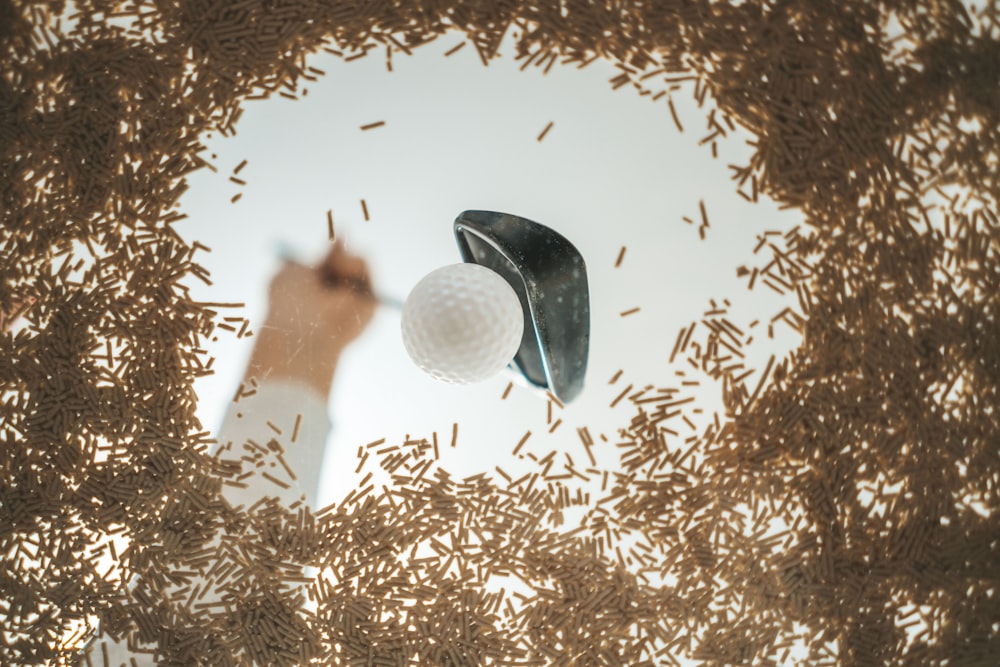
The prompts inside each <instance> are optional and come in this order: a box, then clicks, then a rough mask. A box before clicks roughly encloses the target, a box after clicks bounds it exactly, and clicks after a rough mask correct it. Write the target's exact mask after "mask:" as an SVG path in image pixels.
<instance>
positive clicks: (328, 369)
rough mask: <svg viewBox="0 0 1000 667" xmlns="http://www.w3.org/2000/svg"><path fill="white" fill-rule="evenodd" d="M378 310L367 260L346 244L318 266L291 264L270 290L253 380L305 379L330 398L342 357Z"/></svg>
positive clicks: (335, 248) (253, 363)
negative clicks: (348, 248)
mask: <svg viewBox="0 0 1000 667" xmlns="http://www.w3.org/2000/svg"><path fill="white" fill-rule="evenodd" d="M375 306H376V299H375V296H374V295H373V293H372V290H371V284H370V281H369V278H368V268H367V266H366V265H365V262H364V260H362V259H361V258H360V257H357V256H355V255H351V254H348V253H347V251H346V250H345V249H344V246H343V244H342V243H340V242H338V243H336V244H334V246H333V247H332V248H331V249H330V252H329V253H328V254H327V256H326V257H325V258H324V260H323V261H322V262H321V263H320V265H319V266H318V267H310V266H305V265H302V264H299V263H297V262H289V261H286V262H285V264H284V266H282V268H281V270H280V271H278V273H277V274H276V275H275V276H274V278H273V279H272V280H271V285H270V288H269V289H268V313H267V320H266V321H265V323H264V325H263V326H262V327H261V328H260V334H259V337H258V340H257V344H256V346H255V347H254V351H253V354H252V355H251V358H250V364H249V366H248V368H247V375H248V377H250V376H252V377H256V378H258V379H263V378H266V377H275V378H285V379H293V380H299V381H302V382H305V383H306V384H309V385H311V386H312V387H313V388H314V389H315V390H316V391H317V392H319V394H320V395H321V396H324V397H325V396H327V395H328V394H329V391H330V384H331V382H332V380H333V371H334V369H335V367H336V364H337V360H338V359H339V358H340V354H341V352H342V351H343V350H344V348H345V347H347V345H348V344H349V343H350V342H351V341H353V340H354V339H355V338H357V337H358V336H359V335H360V334H361V333H362V332H363V331H364V330H365V328H366V327H367V326H368V324H369V323H370V322H371V319H372V316H373V315H374V313H375Z"/></svg>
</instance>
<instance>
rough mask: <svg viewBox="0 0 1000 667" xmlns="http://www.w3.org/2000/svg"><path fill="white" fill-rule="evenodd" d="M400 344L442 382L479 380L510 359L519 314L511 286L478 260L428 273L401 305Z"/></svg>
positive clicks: (517, 340)
mask: <svg viewBox="0 0 1000 667" xmlns="http://www.w3.org/2000/svg"><path fill="white" fill-rule="evenodd" d="M402 329H403V345H404V346H405V347H406V351H407V352H409V354H410V357H411V358H412V359H413V361H414V362H415V363H416V364H417V366H419V367H420V368H421V369H423V370H424V371H426V372H427V373H429V374H430V375H431V376H433V377H435V378H437V379H438V380H442V381H444V382H451V383H455V384H468V383H472V382H480V381H482V380H485V379H487V378H489V377H490V376H492V375H495V374H496V373H498V372H500V370H501V369H503V367H504V366H506V365H507V364H508V363H510V361H511V359H513V358H514V355H515V354H516V353H517V349H518V347H519V346H520V344H521V334H522V333H523V331H524V316H523V314H522V311H521V302H520V301H519V300H518V298H517V294H515V293H514V289H513V288H512V287H511V286H510V285H509V284H507V281H506V280H504V279H503V278H501V277H500V276H499V275H498V274H497V273H495V272H494V271H491V270H490V269H487V268H485V267H483V266H480V265H478V264H452V265H449V266H443V267H441V268H440V269H436V270H434V271H431V272H430V273H429V274H427V275H426V276H424V278H423V279H422V280H421V281H420V282H419V283H417V285H416V287H414V288H413V291H412V292H410V296H408V297H407V298H406V303H405V304H403V318H402Z"/></svg>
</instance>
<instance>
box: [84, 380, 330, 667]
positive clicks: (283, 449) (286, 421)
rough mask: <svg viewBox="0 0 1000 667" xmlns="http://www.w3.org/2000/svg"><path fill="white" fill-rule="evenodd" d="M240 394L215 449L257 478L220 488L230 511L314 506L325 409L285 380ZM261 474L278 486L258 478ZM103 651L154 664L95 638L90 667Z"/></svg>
mask: <svg viewBox="0 0 1000 667" xmlns="http://www.w3.org/2000/svg"><path fill="white" fill-rule="evenodd" d="M241 394H242V395H241V396H239V397H238V398H237V400H236V401H234V402H233V403H231V404H230V405H229V408H228V410H227V411H226V416H225V418H224V419H223V422H222V427H221V428H220V429H219V432H218V436H217V440H218V443H219V444H218V447H220V448H224V449H226V450H228V453H229V454H230V455H229V456H224V457H223V458H237V459H238V458H240V457H241V456H244V455H249V456H250V457H251V458H255V459H256V463H255V465H256V466H257V467H256V470H257V472H258V474H256V475H252V476H250V477H248V478H247V479H246V480H244V481H245V483H246V484H247V486H246V487H245V488H239V487H234V486H228V485H227V486H224V487H223V489H224V491H223V493H224V495H225V497H226V500H227V501H228V502H229V503H230V504H232V505H233V506H236V505H243V506H244V507H250V506H251V505H253V504H254V503H256V502H257V501H259V500H260V499H261V498H262V497H265V496H271V497H276V498H278V499H280V500H281V501H282V503H283V504H285V505H290V504H292V503H294V502H295V501H298V500H300V499H302V498H303V496H304V497H305V502H306V503H307V504H309V505H310V506H315V504H316V498H317V495H318V491H319V476H320V471H321V468H322V463H323V456H324V451H325V449H326V440H327V437H328V436H329V434H330V430H331V428H332V424H331V422H330V418H329V415H328V412H327V406H326V404H325V403H324V402H323V400H322V399H321V397H320V396H318V395H317V394H316V392H315V391H314V390H313V389H311V388H310V387H309V386H308V385H306V384H303V383H300V382H295V381H290V380H268V381H263V382H260V383H259V384H258V386H257V387H256V391H253V390H249V391H246V392H241ZM279 431H280V433H279ZM272 440H274V441H277V444H278V448H274V447H271V446H268V443H271V441H272ZM281 459H283V462H284V463H286V464H287V465H288V468H290V469H291V471H292V473H294V475H295V478H296V479H293V478H292V477H291V475H290V474H289V473H288V472H287V470H286V469H285V466H284V465H283V464H282V463H283V462H282V460H281ZM244 469H247V466H244ZM265 472H266V473H267V474H268V476H270V477H271V478H273V479H275V480H277V481H272V480H269V479H268V478H267V477H265V476H263V475H262V474H260V473H265ZM286 486H287V488H285V487H286ZM102 643H104V644H105V646H104V647H102V646H101V644H102ZM152 648H154V647H150V649H152ZM105 650H106V651H107V665H108V667H122V666H124V667H131V666H132V665H133V664H135V665H138V666H139V667H151V666H152V665H155V664H156V662H155V661H154V659H153V656H152V654H151V653H140V652H133V651H130V650H129V648H128V646H127V645H126V643H125V642H115V641H113V640H111V639H106V638H101V637H99V638H98V639H97V641H95V642H94V643H93V644H92V645H91V647H90V651H89V661H90V663H91V664H92V665H94V667H99V666H103V665H105V661H104V654H105ZM133 660H134V662H133Z"/></svg>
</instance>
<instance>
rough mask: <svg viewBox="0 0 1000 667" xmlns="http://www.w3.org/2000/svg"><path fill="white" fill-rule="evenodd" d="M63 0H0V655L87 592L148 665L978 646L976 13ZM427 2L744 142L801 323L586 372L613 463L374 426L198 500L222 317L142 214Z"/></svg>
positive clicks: (47, 649)
mask: <svg viewBox="0 0 1000 667" xmlns="http://www.w3.org/2000/svg"><path fill="white" fill-rule="evenodd" d="M76 6H77V10H76V12H75V13H74V14H73V15H72V16H71V17H68V18H67V19H65V20H60V18H59V17H60V16H62V15H63V14H64V9H65V6H64V4H63V3H60V2H53V3H47V4H25V3H17V4H15V3H11V2H0V54H2V57H3V60H4V62H5V63H7V65H6V66H5V68H4V69H3V71H2V73H0V170H2V172H0V184H2V186H0V187H2V200H0V206H2V208H0V210H2V215H3V225H2V228H0V235H2V236H0V238H2V244H0V251H2V253H3V256H2V261H0V280H2V282H0V311H2V313H3V314H4V321H5V323H8V322H9V321H10V319H11V317H12V315H13V314H14V313H19V312H24V313H25V314H24V317H25V318H26V325H25V326H18V327H14V328H12V329H10V330H9V331H7V332H6V333H4V334H3V337H2V338H0V345H2V354H0V373H2V378H3V390H4V393H3V404H2V416H0V438H2V443H0V475H2V479H3V484H2V485H0V547H2V548H0V554H2V556H0V559H2V560H0V591H2V592H3V594H2V595H0V618H2V619H3V623H2V627H3V630H2V632H0V663H3V664H12V665H15V664H43V663H64V664H65V663H73V662H75V661H78V660H79V652H80V647H81V646H82V645H83V644H84V643H85V642H86V640H87V638H88V637H89V634H90V631H91V628H90V624H91V623H92V622H93V621H94V620H95V619H96V621H97V622H99V624H100V627H101V629H102V631H103V632H104V633H105V634H106V636H108V637H124V636H128V637H130V640H131V641H132V643H133V644H135V645H136V646H137V647H145V648H148V649H149V650H155V651H156V652H157V653H158V655H159V656H160V662H161V663H162V664H177V665H190V664H199V663H200V664H212V665H217V664H218V665H223V664H236V663H247V664H301V663H305V662H308V661H314V662H316V663H318V664H358V665H361V664H367V665H406V664H442V665H473V664H496V665H532V664H566V665H569V664H573V665H653V664H671V663H672V662H674V661H675V660H676V659H678V658H682V657H687V658H691V659H694V660H696V661H699V662H703V663H705V664H784V663H786V662H787V661H788V660H789V659H790V658H789V655H790V652H793V653H794V651H796V650H799V649H800V648H801V647H805V650H806V651H807V652H808V657H807V658H805V660H806V661H807V662H808V663H809V664H845V665H846V664H897V663H903V662H907V663H912V662H917V663H921V664H935V663H937V664H944V663H945V662H947V664H953V665H980V664H990V660H991V656H992V657H993V658H995V656H996V655H1000V630H998V628H1000V625H998V623H1000V594H998V591H997V586H998V584H997V582H998V581H1000V553H998V551H1000V544H998V542H1000V540H998V538H997V536H998V535H1000V526H998V506H1000V498H998V494H1000V492H998V483H1000V461H998V457H1000V448H998V447H997V443H998V442H1000V416H998V387H1000V352H998V345H997V341H998V340H1000V325H998V318H997V306H998V298H1000V297H998V295H1000V261H998V253H1000V220H998V218H997V210H998V202H997V197H998V192H1000V184H998V181H997V174H998V172H1000V168H998V165H1000V163H998V158H1000V140H998V133H1000V118H998V114H1000V42H998V39H997V37H998V30H1000V26H998V13H997V10H996V7H995V6H993V5H991V4H989V3H988V4H987V8H986V9H982V10H971V9H968V8H965V7H964V5H963V4H961V3H959V2H956V1H950V2H949V1H945V2H938V3H932V4H931V3H922V2H910V3H899V2H894V3H878V2H857V1H846V2H838V3H815V2H805V1H800V2H795V1H793V2H782V3H776V2H775V3H766V2H746V3H742V4H740V5H739V6H729V5H727V4H716V3H709V2H691V3H677V4H669V3H667V4H663V3H650V4H648V5H646V6H634V7H633V6H630V5H628V4H625V5H622V6H619V3H602V2H594V3H583V2H579V3H576V2H574V3H561V2H551V3H539V2H534V3H516V2H511V3H494V2H482V3H456V4H449V3H444V2H442V3H438V4H434V3H431V4H429V5H428V4H418V3H410V2H400V3H382V4H379V5H377V6H370V7H365V8H360V7H359V6H357V5H354V4H348V3H343V4H339V3H337V4H331V3H318V2H295V1H290V0H289V1H283V2H271V3H261V4H252V3H236V4H233V3H230V2H210V1H208V0H193V1H191V2H184V3H178V4H173V5H171V4H169V3H155V4H154V3H149V2H129V3H114V4H107V3H97V2H90V1H87V2H80V3H77V5H76ZM446 30H458V31H461V32H464V33H465V35H466V36H467V40H468V41H469V42H470V43H471V44H472V45H473V46H474V47H475V49H476V50H477V52H478V53H479V55H480V57H481V58H482V59H483V61H484V62H488V61H489V60H490V59H491V58H493V57H496V56H497V50H498V48H499V45H500V43H501V41H502V40H503V38H504V35H505V34H506V33H507V32H514V33H516V36H517V54H516V57H517V58H518V59H519V60H520V61H521V62H522V63H523V66H524V67H539V68H542V69H544V70H548V69H549V68H551V67H553V66H585V65H586V64H587V63H589V62H592V61H593V60H594V59H596V58H605V59H607V60H609V61H611V62H613V63H614V64H615V65H616V66H617V67H618V68H619V69H620V74H619V75H618V76H616V77H615V78H614V79H612V81H611V85H612V86H613V87H614V88H622V87H628V86H631V87H634V88H635V89H636V91H637V92H638V94H639V95H643V96H649V98H650V99H652V100H655V103H657V104H663V108H664V122H672V123H676V124H677V127H678V129H681V126H680V124H679V121H678V120H677V117H676V113H675V112H674V108H673V103H672V97H673V96H676V95H680V94H684V95H687V94H693V95H694V96H695V98H696V99H697V101H698V102H699V104H701V105H702V106H703V108H704V109H705V111H706V117H707V118H708V120H709V134H708V135H707V136H706V138H705V143H706V145H707V144H712V145H713V152H714V143H715V140H716V139H717V138H719V137H722V136H724V135H725V134H726V132H727V131H732V129H733V128H734V127H735V126H736V125H739V126H742V127H743V128H745V129H747V130H749V131H750V132H751V133H752V134H753V135H754V136H755V137H756V139H755V144H754V148H755V152H754V154H753V156H752V158H751V159H750V161H749V163H748V164H746V165H732V170H733V174H734V178H735V181H736V183H737V186H738V187H739V188H740V190H739V191H740V192H743V193H744V195H745V196H747V197H748V198H750V199H756V198H757V196H758V193H760V194H761V195H764V196H767V197H771V198H773V199H775V200H777V201H778V202H780V203H781V204H783V205H786V206H790V207H799V208H801V210H802V211H803V212H804V213H805V215H806V217H807V223H808V225H807V228H804V229H802V230H799V231H798V233H797V234H796V235H793V236H791V237H789V238H784V237H783V238H782V239H771V240H768V239H767V238H766V237H763V238H764V239H765V240H764V242H763V243H762V245H761V246H760V247H759V248H758V250H760V251H761V252H764V253H770V254H769V255H768V257H769V259H770V260H771V261H770V262H769V263H762V265H761V266H759V267H754V268H753V270H752V271H751V270H750V269H748V268H746V269H745V271H747V274H746V275H749V276H750V278H749V279H748V280H749V283H750V286H752V284H753V282H754V281H755V279H756V280H757V281H759V282H758V288H759V286H760V285H763V284H764V282H765V281H764V278H767V283H768V285H767V286H768V287H770V288H771V289H775V290H779V291H780V290H787V291H789V292H791V291H794V292H795V293H796V295H797V300H798V302H799V309H798V310H797V311H794V312H792V311H789V312H787V313H782V314H771V313H762V314H760V318H761V322H767V323H769V325H771V326H775V325H779V326H780V325H782V323H785V324H788V325H789V326H794V327H796V328H797V329H798V330H799V331H800V332H801V334H802V336H803V342H802V345H801V346H800V347H799V348H798V349H796V350H795V352H794V353H793V354H792V355H791V356H790V357H789V358H788V359H780V360H773V361H772V362H771V363H769V364H768V365H767V366H766V367H765V368H764V369H762V370H760V371H759V372H758V371H757V370H756V369H751V368H745V367H743V363H742V362H741V361H740V360H739V359H740V357H739V355H740V354H741V353H742V349H743V346H745V345H748V344H750V343H749V340H748V339H749V338H750V336H752V335H753V334H752V333H751V329H753V327H751V326H750V324H751V323H744V322H733V321H729V319H728V318H727V317H726V315H727V313H726V312H713V311H724V310H725V309H724V308H719V307H716V306H713V308H712V309H711V310H710V311H708V312H709V313H711V314H706V316H705V318H704V319H703V320H701V321H699V322H697V323H694V324H693V325H692V327H690V328H686V329H685V330H684V331H682V332H681V336H678V338H677V340H676V344H675V345H674V348H673V353H674V355H675V357H676V359H675V361H681V362H684V361H686V363H687V364H688V367H686V368H685V371H684V372H685V373H686V375H685V376H683V378H678V379H680V380H681V381H680V382H679V383H678V384H679V385H680V386H677V387H675V386H667V387H659V388H657V387H655V386H649V387H647V388H646V389H643V390H640V391H636V392H630V391H627V392H623V393H622V398H621V399H620V400H625V398H626V397H627V399H628V401H629V403H631V404H632V405H634V407H635V414H634V417H633V418H632V419H631V420H630V421H629V423H628V424H626V425H625V426H624V427H623V429H622V431H621V433H620V434H619V435H620V438H619V442H617V443H614V444H617V445H619V448H620V450H621V452H622V458H621V468H620V469H619V470H614V471H608V470H603V471H602V470H596V469H583V468H582V466H579V465H574V464H573V463H572V461H570V462H568V463H566V464H564V465H561V466H556V465H554V462H555V460H556V459H555V458H553V457H550V456H548V455H546V456H544V457H541V458H537V457H536V458H537V462H538V464H539V471H538V472H537V473H535V474H531V475H528V476H527V477H525V478H521V479H504V477H503V475H502V474H501V475H499V476H497V477H495V476H493V475H487V474H485V473H484V474H482V475H477V476H475V477H473V478H469V479H463V480H456V479H452V478H451V477H450V476H449V475H448V473H447V472H446V471H445V470H442V469H441V468H440V467H439V465H438V462H437V460H436V455H432V454H431V452H436V451H437V450H436V448H435V447H434V446H433V445H432V444H431V443H428V442H426V441H408V442H406V443H403V444H400V445H398V446H395V447H397V449H392V447H393V446H392V445H390V446H389V447H388V449H389V450H390V451H384V452H383V454H381V455H378V458H379V460H380V462H381V465H382V467H383V468H384V470H385V471H386V472H387V473H388V474H390V475H392V480H393V483H392V485H386V486H385V487H383V488H381V489H375V488H374V485H366V486H362V487H361V488H359V489H358V490H357V491H356V492H355V493H353V494H351V496H350V497H348V498H346V499H344V501H343V502H341V503H338V504H337V505H336V506H333V507H331V508H327V509H325V510H321V511H316V512H315V513H312V512H310V511H309V510H308V509H307V508H304V507H296V508H286V507H282V506H280V505H278V504H277V503H276V502H270V501H265V502H262V503H260V504H258V506H256V507H253V508H233V507H230V506H229V505H227V504H226V503H225V502H224V501H223V500H222V499H221V497H220V495H219V490H220V488H221V486H222V484H223V482H224V481H229V482H232V480H233V479H235V477H236V476H237V475H238V474H239V466H238V464H234V463H233V462H229V461H226V460H224V459H222V458H216V457H211V456H209V455H208V454H207V453H206V448H207V442H208V441H209V437H210V434H208V433H206V432H205V431H204V429H203V427H202V425H201V424H199V423H198V421H197V419H196V418H195V416H194V414H195V405H196V401H197V397H196V396H195V395H194V393H193V391H192V382H193V381H194V379H195V378H197V377H198V376H200V375H202V374H204V373H209V372H211V360H210V359H206V355H205V353H204V352H203V351H202V349H201V347H200V346H201V345H202V343H203V342H204V341H205V339H206V338H207V337H209V336H212V335H213V333H214V332H215V328H216V327H217V326H218V323H219V321H220V319H221V315H222V314H223V313H225V312H226V311H224V310H222V309H221V308H220V307H219V306H218V305H215V304H199V303H195V302H193V301H192V300H191V299H190V298H189V297H188V291H187V286H186V284H187V283H188V282H189V281H190V280H192V279H195V280H208V276H207V272H206V271H205V270H204V269H203V268H201V267H200V266H199V265H198V264H197V261H196V259H197V258H196V255H197V253H198V251H199V247H198V246H197V244H196V243H195V242H193V241H188V240H186V239H184V238H183V237H181V236H180V235H179V234H178V233H176V232H175V231H174V229H173V225H174V224H175V223H176V222H177V221H178V220H179V219H180V218H181V217H182V216H181V214H180V213H179V210H178V209H179V201H180V198H181V196H182V194H183V192H184V189H185V185H184V178H185V176H186V175H187V174H189V173H191V172H192V171H194V170H196V169H199V168H203V167H206V166H209V165H208V163H207V162H206V161H205V160H204V159H203V158H202V156H201V153H202V146H201V145H200V143H199V137H201V136H203V135H204V134H205V133H207V132H209V131H219V132H222V133H232V132H233V131H235V124H236V122H237V120H238V119H239V116H240V112H241V103H242V101H243V100H245V99H248V98H261V97H268V96H271V95H275V94H278V95H283V96H288V97H294V96H296V94H297V93H298V90H299V85H301V84H302V83H303V82H307V81H310V80H313V79H315V78H316V77H317V76H319V75H321V73H320V72H318V71H316V70H311V69H310V68H309V66H308V55H309V54H310V53H314V52H316V51H317V50H319V49H324V50H327V51H329V52H332V53H334V54H337V55H341V56H343V57H344V58H345V59H348V60H350V59H354V58H357V57H362V56H365V55H367V54H370V53H381V52H383V51H384V52H385V55H386V58H387V64H388V63H391V56H392V55H393V54H394V53H395V54H397V55H399V54H400V53H402V54H406V53H409V52H410V51H411V50H412V49H414V48H416V47H418V46H420V45H421V44H424V43H426V42H429V41H431V40H433V39H435V38H436V37H437V36H438V35H440V34H442V33H443V32H444V31H446ZM689 87H691V88H693V90H690V91H689V90H688V88H689ZM664 159H669V156H665V157H664ZM747 189H748V190H750V194H746V192H745V190H747ZM770 241H774V242H773V243H771V242H770ZM779 241H780V242H779ZM28 304H30V307H29V306H28ZM772 316H773V317H774V320H773V321H772V320H771V318H772ZM696 334H697V335H696ZM758 335H760V334H758ZM672 340H673V338H672V336H671V335H665V336H664V346H665V347H669V346H670V345H671V344H672V343H671V341H672ZM686 382H705V383H708V382H718V383H719V385H720V391H721V392H723V397H724V403H725V406H726V410H725V413H724V414H722V415H712V417H711V418H706V415H705V414H703V412H704V411H702V410H701V409H700V408H698V407H697V406H696V405H695V403H694V402H693V401H687V400H686V397H685V396H684V388H685V386H686V385H685V383H686ZM580 432H581V438H583V439H584V444H585V445H587V442H590V443H591V445H593V446H600V445H601V443H594V441H593V439H592V438H590V436H589V435H586V432H585V431H580ZM435 442H436V441H435ZM522 445H524V441H522V443H519V447H520V446H522ZM591 445H587V446H588V447H589V446H591ZM382 449H386V448H382ZM379 451H381V450H379ZM588 451H589V449H588ZM363 455H365V454H363ZM500 472H501V471H498V474H499V473H500ZM582 479H590V480H594V479H597V480H599V483H600V487H599V491H598V490H595V491H594V492H593V493H592V494H591V493H590V492H588V493H583V492H582V491H580V489H579V488H576V489H574V488H573V487H572V485H573V484H574V483H577V482H581V481H582ZM569 507H584V508H586V514H585V518H584V519H583V520H582V522H581V523H580V524H579V525H574V526H568V527H567V526H565V525H563V521H562V517H563V511H564V510H566V509H567V508H569ZM220 535H221V536H222V537H221V541H220V538H219V536H220ZM116 536H124V537H126V538H127V544H128V546H127V548H126V549H124V550H123V551H122V552H120V553H119V552H118V551H116V547H115V537H116ZM108 555H110V556H111V561H112V564H111V566H105V565H103V563H105V562H106V561H107V559H106V558H105V557H106V556H108ZM303 565H313V566H315V567H316V568H318V571H319V575H318V576H317V577H316V578H314V579H309V580H308V581H307V582H303V576H302V569H301V568H302V566H303ZM204 577H207V578H208V579H209V580H210V581H212V582H213V585H214V586H215V587H216V588H217V589H219V590H220V591H222V597H221V599H220V601H218V602H210V603H200V602H198V599H199V594H200V592H199V591H196V590H191V587H192V586H193V585H194V584H193V582H195V581H200V580H201V579H202V578H204ZM123 581H131V582H133V587H132V588H128V587H126V586H124V585H123V583H122V582H123ZM502 581H510V582H516V584H517V585H516V586H514V585H513V584H512V585H511V586H509V587H507V588H505V587H504V586H503V585H499V587H498V585H497V582H502ZM303 585H304V586H305V588H303ZM508 590H509V591H511V592H507V591H508ZM526 590H527V591H528V592H527V593H525V592H524V591H526ZM307 600H311V601H312V605H311V606H310V605H309V604H306V601H307ZM93 655H95V656H98V657H99V656H100V651H96V652H95V653H94V654H93Z"/></svg>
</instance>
